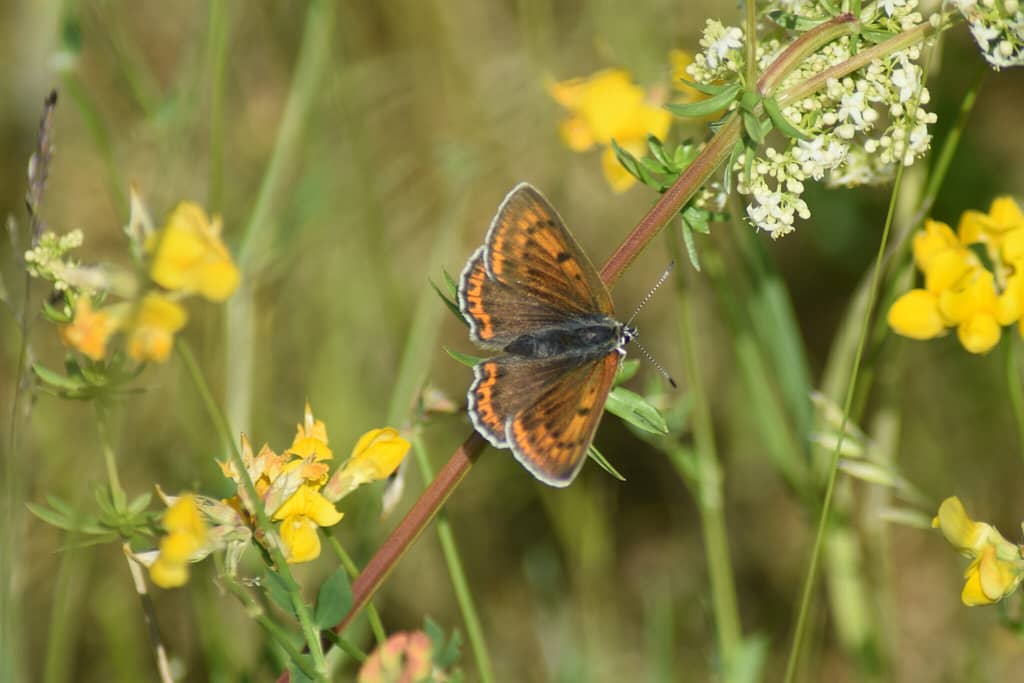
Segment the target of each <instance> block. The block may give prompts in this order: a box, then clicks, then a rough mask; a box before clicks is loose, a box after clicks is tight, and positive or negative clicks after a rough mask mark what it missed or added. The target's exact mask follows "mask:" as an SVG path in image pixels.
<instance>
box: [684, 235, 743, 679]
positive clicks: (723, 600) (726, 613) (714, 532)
mask: <svg viewBox="0 0 1024 683" xmlns="http://www.w3.org/2000/svg"><path fill="white" fill-rule="evenodd" d="M676 239H678V238H676ZM675 247H677V248H676V249H674V251H676V252H679V253H681V252H682V249H681V248H679V245H678V244H677V245H675ZM680 258H681V257H680ZM676 273H677V275H676V278H675V279H676V284H677V288H678V290H679V291H678V296H677V297H676V298H677V300H678V302H679V303H678V308H679V336H680V340H681V342H682V346H683V359H684V363H685V366H686V377H687V378H688V380H689V392H688V393H689V396H691V397H692V399H693V436H694V447H695V450H696V457H697V496H696V497H697V505H698V507H699V509H700V519H701V529H702V531H703V536H704V545H705V556H706V561H707V565H708V579H709V581H710V583H711V605H712V610H713V611H714V615H715V627H716V635H717V640H718V647H719V653H720V655H721V658H722V661H723V662H724V667H725V670H726V671H727V672H728V671H729V670H730V669H731V667H732V666H733V665H734V664H735V660H734V655H735V654H736V652H737V651H738V649H739V645H740V639H741V637H742V630H741V627H740V617H739V610H738V607H737V601H736V580H735V576H734V575H733V570H732V562H731V560H730V557H729V537H728V530H727V528H726V524H725V514H724V510H723V504H722V499H723V496H722V479H723V477H722V468H721V464H720V463H719V462H718V453H717V449H716V446H715V432H714V424H713V422H712V419H711V407H710V405H709V404H708V397H707V391H706V387H705V386H704V380H703V377H702V375H701V368H702V365H701V362H700V359H699V353H698V351H697V340H696V338H695V337H694V329H695V326H694V322H693V320H692V317H691V316H692V312H691V309H690V306H689V303H688V298H689V297H690V296H691V294H690V292H689V289H688V287H687V284H686V279H685V278H686V269H685V268H679V269H677V271H676ZM726 678H727V679H728V674H727V677H726Z"/></svg>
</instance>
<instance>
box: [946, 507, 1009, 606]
mask: <svg viewBox="0 0 1024 683" xmlns="http://www.w3.org/2000/svg"><path fill="white" fill-rule="evenodd" d="M932 527H936V528H939V529H941V530H942V535H943V536H945V537H946V540H947V541H948V542H949V544H950V545H952V546H953V547H954V548H956V550H957V551H958V552H959V553H960V554H961V555H964V556H965V557H969V558H972V559H973V562H971V564H970V566H969V567H968V568H967V570H966V571H965V572H964V579H965V581H964V588H963V591H962V592H961V594H960V599H961V600H962V601H963V603H964V604H965V605H967V606H968V607H971V606H974V605H991V604H992V603H995V602H998V601H1000V600H1002V599H1003V598H1005V597H1006V596H1008V595H1010V594H1011V593H1013V592H1014V591H1015V590H1017V587H1018V586H1019V585H1020V583H1021V580H1022V579H1024V556H1022V554H1021V548H1020V547H1018V546H1016V545H1014V544H1013V543H1010V542H1009V541H1007V540H1006V539H1005V538H1003V536H1002V534H1000V533H999V532H998V531H997V530H996V528H995V527H993V526H992V525H990V524H986V523H984V522H975V521H974V520H972V519H971V518H970V517H968V516H967V511H966V510H965V509H964V506H963V503H961V502H960V499H959V498H957V497H956V496H953V497H950V498H947V499H946V500H944V501H942V504H941V505H940V506H939V513H938V515H936V517H935V519H933V520H932Z"/></svg>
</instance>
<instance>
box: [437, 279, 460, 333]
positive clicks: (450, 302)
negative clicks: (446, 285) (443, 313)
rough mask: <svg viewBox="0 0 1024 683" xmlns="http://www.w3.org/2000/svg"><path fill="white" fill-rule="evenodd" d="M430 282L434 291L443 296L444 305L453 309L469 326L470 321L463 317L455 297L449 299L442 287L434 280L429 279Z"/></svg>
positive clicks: (450, 309) (457, 316)
mask: <svg viewBox="0 0 1024 683" xmlns="http://www.w3.org/2000/svg"><path fill="white" fill-rule="evenodd" d="M428 282H430V286H431V287H433V288H434V291H435V292H437V295H438V296H439V297H441V301H443V302H444V305H445V306H447V307H448V310H449V311H451V312H452V313H453V314H454V315H455V317H456V318H458V319H459V320H461V321H462V323H463V324H464V325H465V326H466V327H469V323H468V322H466V319H465V318H463V317H462V311H460V310H459V305H458V304H457V303H455V299H449V298H448V297H447V296H446V295H445V293H444V292H442V291H441V288H440V287H438V286H437V285H436V284H434V281H433V280H428Z"/></svg>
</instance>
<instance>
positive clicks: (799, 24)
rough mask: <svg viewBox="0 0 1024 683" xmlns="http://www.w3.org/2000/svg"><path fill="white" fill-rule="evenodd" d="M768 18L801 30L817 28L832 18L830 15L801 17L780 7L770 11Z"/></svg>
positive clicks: (793, 29)
mask: <svg viewBox="0 0 1024 683" xmlns="http://www.w3.org/2000/svg"><path fill="white" fill-rule="evenodd" d="M768 18H769V19H771V20H772V21H774V22H775V23H776V24H778V25H779V26H781V27H782V28H788V29H790V30H792V31H801V32H803V31H810V30H811V29H812V28H816V27H818V26H820V25H821V24H824V23H825V22H826V21H828V20H829V19H830V17H801V16H798V15H796V14H790V13H789V12H784V11H782V10H778V9H777V10H771V11H770V12H768Z"/></svg>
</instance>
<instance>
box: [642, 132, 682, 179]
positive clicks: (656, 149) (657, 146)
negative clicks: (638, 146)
mask: <svg viewBox="0 0 1024 683" xmlns="http://www.w3.org/2000/svg"><path fill="white" fill-rule="evenodd" d="M647 149H649V150H650V151H651V156H652V157H654V158H655V159H656V160H657V161H658V163H660V164H661V165H662V166H664V167H665V168H666V169H669V170H675V169H676V166H675V164H674V163H673V162H672V160H671V159H669V158H668V154H667V153H666V152H665V144H664V143H663V142H662V141H661V140H659V139H658V136H656V135H648V136H647Z"/></svg>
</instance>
